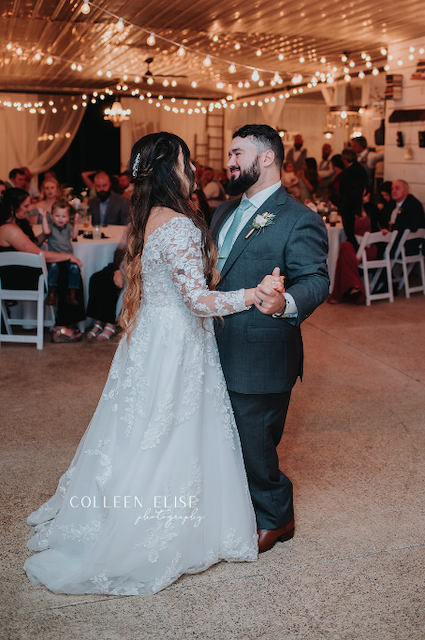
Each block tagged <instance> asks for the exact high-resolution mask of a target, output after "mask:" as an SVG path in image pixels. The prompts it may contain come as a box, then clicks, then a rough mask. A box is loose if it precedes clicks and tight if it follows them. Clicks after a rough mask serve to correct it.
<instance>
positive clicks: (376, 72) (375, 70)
mask: <svg viewBox="0 0 425 640" xmlns="http://www.w3.org/2000/svg"><path fill="white" fill-rule="evenodd" d="M372 74H373V75H374V76H378V75H379V71H378V69H377V68H376V67H375V68H374V69H372Z"/></svg>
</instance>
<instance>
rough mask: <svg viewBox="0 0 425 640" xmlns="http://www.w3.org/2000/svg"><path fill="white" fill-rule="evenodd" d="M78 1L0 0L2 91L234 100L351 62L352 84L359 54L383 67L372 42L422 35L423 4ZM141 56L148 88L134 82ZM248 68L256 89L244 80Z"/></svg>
mask: <svg viewBox="0 0 425 640" xmlns="http://www.w3.org/2000/svg"><path fill="white" fill-rule="evenodd" d="M82 6H83V0H75V1H74V0H59V1H57V0H56V1H55V0H1V2H0V15H1V20H0V89H1V90H34V91H36V90H41V89H44V90H46V91H59V90H62V91H63V90H71V91H74V90H79V91H84V90H87V91H94V90H97V91H99V90H104V89H105V88H110V89H112V90H116V86H117V85H120V86H127V87H128V89H126V91H128V93H130V92H131V90H134V89H135V88H136V87H139V88H140V91H146V90H150V91H152V93H153V94H156V95H157V94H158V93H162V94H163V95H164V96H171V95H176V96H177V95H178V96H185V97H204V98H209V99H210V98H214V97H215V98H217V99H218V98H221V97H223V96H226V95H227V94H232V95H233V97H234V98H237V97H240V96H243V95H252V94H255V93H258V92H264V91H265V90H266V89H267V88H268V89H270V81H272V80H273V78H274V76H275V73H276V72H278V74H279V77H280V79H281V81H282V82H281V84H277V85H275V86H276V88H283V87H285V86H294V85H291V81H292V79H293V78H294V76H295V75H297V74H299V75H301V76H302V82H303V83H305V82H309V81H310V80H311V78H312V76H313V75H314V74H316V73H325V74H326V73H332V74H333V75H334V76H335V77H341V76H343V75H344V67H346V66H347V65H348V64H349V63H350V62H351V63H354V66H350V67H348V68H349V72H350V73H351V74H352V75H353V77H355V76H356V75H357V73H358V72H359V71H360V70H361V69H364V68H365V64H366V62H367V60H365V58H364V57H363V58H362V54H363V55H365V54H366V55H367V56H370V63H371V67H370V68H373V67H378V68H381V69H382V67H383V66H384V65H385V63H386V56H385V55H383V54H382V53H381V49H382V48H383V47H384V48H385V47H386V46H387V45H388V44H389V43H392V42H396V41H401V40H407V39H409V38H418V37H421V36H423V35H424V34H425V8H424V7H425V4H424V1H423V0H405V1H404V2H403V3H402V4H400V3H399V2H395V0H385V1H384V0H355V1H352V2H349V0H294V1H293V2H288V1H286V2H284V1H279V0H277V1H275V2H271V3H270V2H264V1H261V0H243V1H242V0H174V1H172V2H170V1H169V0H145V1H144V2H141V1H140V0H131V1H123V0H96V2H95V3H93V4H92V3H91V2H90V3H89V6H90V12H89V13H88V14H84V13H82V12H81V8H82ZM119 18H122V19H123V28H122V29H121V30H119V29H117V22H118V19H119ZM150 33H154V34H155V40H156V42H155V44H154V45H153V46H149V45H148V44H147V38H148V36H149V35H150ZM179 45H183V47H184V53H185V55H183V56H179V55H178V50H179ZM235 45H236V46H239V45H240V47H239V48H238V49H236V48H235ZM424 46H425V36H424ZM257 52H258V53H260V52H261V55H257ZM344 52H346V55H347V61H346V62H345V63H344V62H342V60H341V56H342V55H343V54H344ZM207 54H209V55H210V56H211V58H210V59H211V63H212V64H211V66H209V67H206V66H205V65H204V61H205V57H206V55H207ZM147 58H153V62H152V63H151V65H150V71H151V72H152V74H153V78H154V83H153V84H152V85H147V84H146V79H147V78H143V75H144V74H145V72H146V70H147V64H146V62H145V60H146V59H147ZM232 62H234V64H235V67H236V70H235V72H234V73H231V72H230V71H229V66H230V63H232ZM49 63H50V64H49ZM254 69H258V73H259V76H260V84H259V83H258V81H257V82H254V81H253V80H252V78H251V76H252V73H253V70H254ZM335 69H336V70H335ZM158 76H160V77H158ZM137 78H140V80H139V81H138V80H137ZM275 79H276V80H277V78H275ZM164 81H165V82H167V81H168V83H169V84H168V86H167V87H164V86H163V84H162V83H163V82H164ZM172 82H174V83H176V85H175V86H172V85H171V83H172ZM192 82H196V83H197V86H196V87H195V88H194V87H192V84H191V83H192ZM262 82H263V83H264V85H263V86H261V83H262ZM218 83H222V85H221V84H219V85H218V87H217V84H218ZM238 83H239V84H241V83H243V84H244V85H245V83H249V86H248V85H247V86H242V87H241V86H238Z"/></svg>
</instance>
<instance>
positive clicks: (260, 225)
mask: <svg viewBox="0 0 425 640" xmlns="http://www.w3.org/2000/svg"><path fill="white" fill-rule="evenodd" d="M275 216H276V214H274V213H269V212H268V211H265V212H264V213H259V214H258V216H255V218H254V222H253V223H252V229H251V231H249V232H248V233H247V234H246V236H245V240H248V238H249V236H250V235H252V234H253V233H254V231H256V230H257V231H259V230H260V229H261V230H262V231H264V227H268V226H269V224H274V222H273V220H274V218H275Z"/></svg>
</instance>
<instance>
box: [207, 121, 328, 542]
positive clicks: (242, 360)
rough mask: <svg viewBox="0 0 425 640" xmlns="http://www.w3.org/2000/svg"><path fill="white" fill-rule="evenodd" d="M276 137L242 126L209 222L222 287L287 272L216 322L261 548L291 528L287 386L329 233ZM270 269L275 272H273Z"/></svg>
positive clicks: (315, 296) (322, 286)
mask: <svg viewBox="0 0 425 640" xmlns="http://www.w3.org/2000/svg"><path fill="white" fill-rule="evenodd" d="M282 162H283V146H282V141H281V138H280V137H279V135H278V134H277V132H276V131H275V130H274V129H272V128H271V127H268V126H266V125H246V126H245V127H242V128H241V129H240V130H239V131H237V132H236V133H235V134H234V137H233V140H232V143H231V145H230V149H229V162H228V167H229V169H230V172H231V179H230V181H229V187H228V190H229V192H230V193H231V194H232V195H238V194H242V199H241V201H240V204H239V203H238V201H235V200H233V201H228V202H225V203H223V204H222V205H221V206H220V207H219V208H218V209H217V212H216V214H215V216H214V218H213V221H212V224H211V231H212V233H213V235H214V236H215V238H216V242H217V246H218V249H219V262H218V266H219V268H220V270H221V282H220V285H219V289H221V290H222V291H232V290H237V289H240V288H242V287H243V288H251V287H256V286H257V284H258V283H260V282H261V281H262V280H263V277H264V276H265V275H266V274H271V273H274V275H275V276H277V274H278V271H277V270H275V268H278V269H279V270H280V274H281V275H283V276H285V278H286V279H285V289H286V290H285V293H284V294H282V293H280V292H278V291H276V290H274V289H273V288H272V287H271V286H268V285H265V284H264V285H260V286H259V287H258V289H257V292H256V298H255V307H254V306H253V307H251V309H250V310H249V311H246V312H244V313H239V314H234V315H233V316H229V317H228V318H226V320H225V322H224V325H222V326H220V325H218V324H217V330H216V335H217V342H218V347H219V352H220V359H221V364H222V367H223V371H224V375H225V378H226V382H227V386H228V389H229V394H230V398H231V401H232V405H233V410H234V413H235V418H236V424H237V426H238V430H239V434H240V438H241V442H242V449H243V453H244V460H245V465H246V470H247V475H248V482H249V486H250V491H251V497H252V501H253V505H254V509H255V512H256V516H257V526H258V530H259V546H260V551H267V550H268V549H270V548H271V547H272V546H273V545H274V543H275V542H276V541H277V540H285V539H289V538H290V537H292V535H293V531H294V511H293V502H292V483H291V482H290V480H289V479H288V478H287V477H286V476H285V475H284V474H283V473H282V472H281V471H280V470H279V461H278V458H277V453H276V447H277V445H278V444H279V442H280V439H281V437H282V433H283V427H284V423H285V418H286V412H287V408H288V404H289V399H290V394H291V389H292V387H293V386H294V384H295V382H296V380H297V378H298V376H300V377H301V376H302V363H303V347H302V339H301V331H300V324H301V323H302V322H303V321H304V320H305V319H306V318H308V316H309V315H311V313H313V311H314V310H315V309H316V308H317V307H318V306H319V305H320V304H322V302H324V301H325V300H326V297H327V295H328V289H329V280H328V273H327V268H326V258H327V232H326V228H325V225H324V224H323V221H322V219H321V217H320V216H319V215H318V214H317V213H314V212H313V211H311V210H310V209H309V208H308V207H305V206H304V205H302V204H301V203H299V202H298V201H296V200H294V199H293V198H291V197H290V196H289V195H288V194H287V193H286V191H285V189H284V188H283V187H282V185H281V183H280V169H281V165H282ZM274 270H275V271H274Z"/></svg>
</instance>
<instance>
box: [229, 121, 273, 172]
mask: <svg viewBox="0 0 425 640" xmlns="http://www.w3.org/2000/svg"><path fill="white" fill-rule="evenodd" d="M233 137H234V138H236V137H239V138H248V137H251V138H252V139H253V140H252V142H253V143H254V144H255V145H256V146H257V147H259V148H261V151H268V150H269V149H271V150H272V151H273V153H274V156H275V164H276V165H277V166H278V167H279V169H280V168H281V166H282V164H283V159H284V157H285V151H284V148H283V144H282V138H281V137H280V135H279V134H278V132H277V131H276V129H273V127H269V126H268V125H267V124H246V125H244V126H243V127H241V128H240V129H238V130H237V131H235V133H234V134H233Z"/></svg>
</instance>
